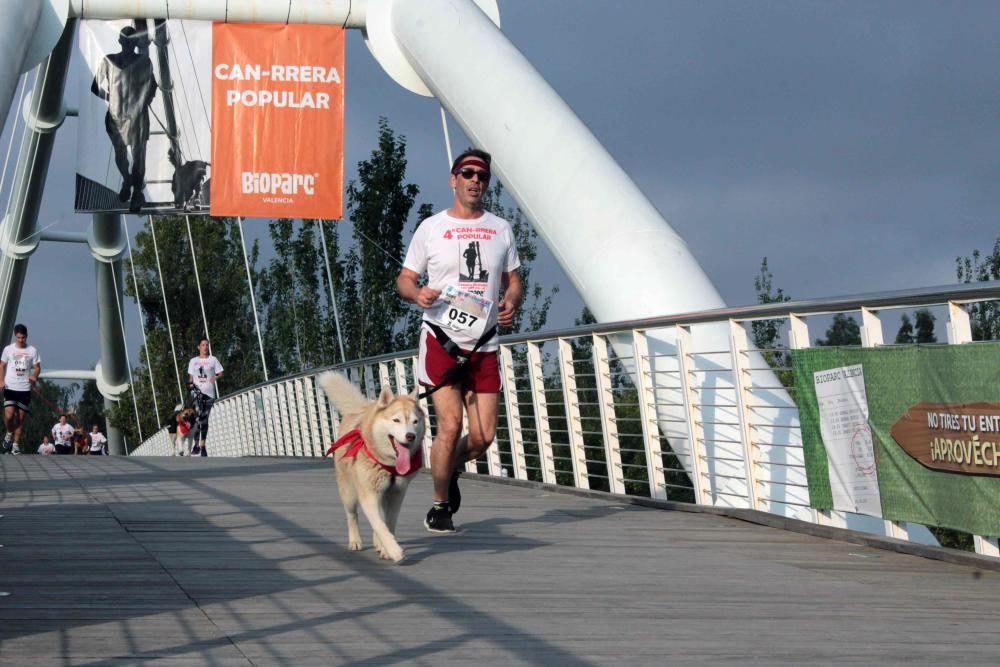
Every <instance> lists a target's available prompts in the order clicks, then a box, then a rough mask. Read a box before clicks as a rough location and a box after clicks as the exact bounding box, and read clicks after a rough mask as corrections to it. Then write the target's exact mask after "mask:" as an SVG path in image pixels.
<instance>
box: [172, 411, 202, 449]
mask: <svg viewBox="0 0 1000 667" xmlns="http://www.w3.org/2000/svg"><path fill="white" fill-rule="evenodd" d="M196 419H197V415H196V414H195V411H194V410H192V409H191V408H184V410H183V411H181V413H180V414H179V415H177V437H176V438H175V439H174V456H190V455H191V440H192V436H193V435H194V433H193V432H192V430H191V429H193V428H194V422H195V420H196Z"/></svg>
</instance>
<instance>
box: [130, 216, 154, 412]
mask: <svg viewBox="0 0 1000 667" xmlns="http://www.w3.org/2000/svg"><path fill="white" fill-rule="evenodd" d="M122 220H123V221H124V223H125V241H126V242H127V243H128V263H129V265H130V266H131V267H132V285H133V286H134V287H135V307H136V309H138V311H139V328H140V330H141V331H142V347H143V349H145V350H146V368H147V369H148V370H149V391H150V393H151V394H153V411H154V412H155V413H156V422H157V423H159V421H160V403H159V401H157V400H156V384H155V383H154V382H153V360H152V359H151V358H150V356H149V340H147V339H146V317H145V315H144V314H143V312H142V300H141V299H140V298H139V280H138V278H136V276H135V260H134V259H133V258H132V239H131V238H129V236H130V235H129V231H128V217H127V216H124V215H123V216H122Z"/></svg>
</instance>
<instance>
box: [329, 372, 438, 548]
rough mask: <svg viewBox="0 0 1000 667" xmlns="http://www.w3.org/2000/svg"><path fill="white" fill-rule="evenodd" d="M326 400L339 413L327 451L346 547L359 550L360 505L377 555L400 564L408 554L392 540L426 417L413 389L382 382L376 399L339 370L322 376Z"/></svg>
mask: <svg viewBox="0 0 1000 667" xmlns="http://www.w3.org/2000/svg"><path fill="white" fill-rule="evenodd" d="M319 384H320V386H321V387H323V390H324V391H325V392H326V395H327V396H328V397H329V399H330V402H331V403H332V404H333V405H334V407H335V408H337V410H338V411H340V413H341V414H342V415H343V420H342V421H341V433H342V435H341V437H340V439H339V440H337V442H335V443H334V444H333V445H331V447H330V449H329V450H328V451H327V454H330V453H332V454H333V455H334V461H335V462H336V467H337V488H338V489H339V491H340V499H341V501H343V503H344V510H345V511H346V512H347V532H348V536H347V537H348V546H349V548H350V549H351V551H360V549H361V546H362V542H361V532H360V530H359V529H358V505H359V504H360V505H361V509H362V510H363V511H364V513H365V517H366V518H367V519H368V523H370V524H371V526H372V542H373V544H374V546H375V550H376V551H378V554H379V558H381V559H383V560H392V561H395V562H397V563H398V562H400V561H402V560H403V558H404V557H405V556H406V554H405V553H404V551H403V548H402V547H400V546H399V542H397V541H396V537H395V534H394V533H395V532H396V519H398V518H399V510H400V508H401V507H402V505H403V497H404V496H405V495H406V487H408V486H409V485H410V480H411V478H412V475H413V473H415V472H417V470H419V469H420V467H421V466H422V465H423V461H422V458H423V457H422V449H421V447H422V443H423V440H424V429H425V423H426V419H425V416H424V411H423V410H421V409H420V404H419V403H417V393H416V392H413V393H412V394H410V395H409V396H396V395H393V393H392V390H391V389H389V387H388V386H383V387H382V391H381V393H380V394H379V397H378V400H376V401H370V400H368V399H367V398H365V397H364V396H363V395H362V394H361V392H360V391H359V390H358V388H357V387H355V386H354V385H353V384H352V383H351V381H350V380H349V379H348V378H347V377H346V376H344V375H343V374H341V373H333V372H326V373H323V374H322V375H320V377H319Z"/></svg>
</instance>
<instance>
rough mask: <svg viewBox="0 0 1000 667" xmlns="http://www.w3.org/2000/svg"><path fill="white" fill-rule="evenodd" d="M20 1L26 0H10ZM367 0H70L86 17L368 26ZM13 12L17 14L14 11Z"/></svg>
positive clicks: (72, 11) (12, 1)
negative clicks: (138, 17) (366, 23)
mask: <svg viewBox="0 0 1000 667" xmlns="http://www.w3.org/2000/svg"><path fill="white" fill-rule="evenodd" d="M7 2H9V3H10V4H12V5H13V4H15V3H17V4H20V3H22V2H24V0H7ZM364 5H365V0H198V1H197V2H192V1H188V2H181V1H179V0H69V15H70V16H71V17H77V18H82V19H123V18H134V17H136V16H142V17H145V18H151V19H192V20H199V21H226V22H228V23H245V22H251V23H324V24H331V25H342V26H344V27H346V28H361V27H364V16H365V12H364ZM11 15H13V14H11Z"/></svg>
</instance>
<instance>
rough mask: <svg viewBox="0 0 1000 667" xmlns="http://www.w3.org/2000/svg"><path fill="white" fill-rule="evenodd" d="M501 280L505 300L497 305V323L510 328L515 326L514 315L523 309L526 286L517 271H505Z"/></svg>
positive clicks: (501, 300)
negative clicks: (522, 303)
mask: <svg viewBox="0 0 1000 667" xmlns="http://www.w3.org/2000/svg"><path fill="white" fill-rule="evenodd" d="M500 280H501V285H503V298H502V299H500V303H499V304H497V323H498V324H499V325H500V326H502V327H509V326H511V325H513V324H514V313H516V312H517V309H518V308H520V307H521V301H522V300H523V299H524V284H523V283H522V282H521V274H520V273H518V272H517V269H514V270H513V271H504V273H503V275H502V276H501V277H500Z"/></svg>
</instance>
